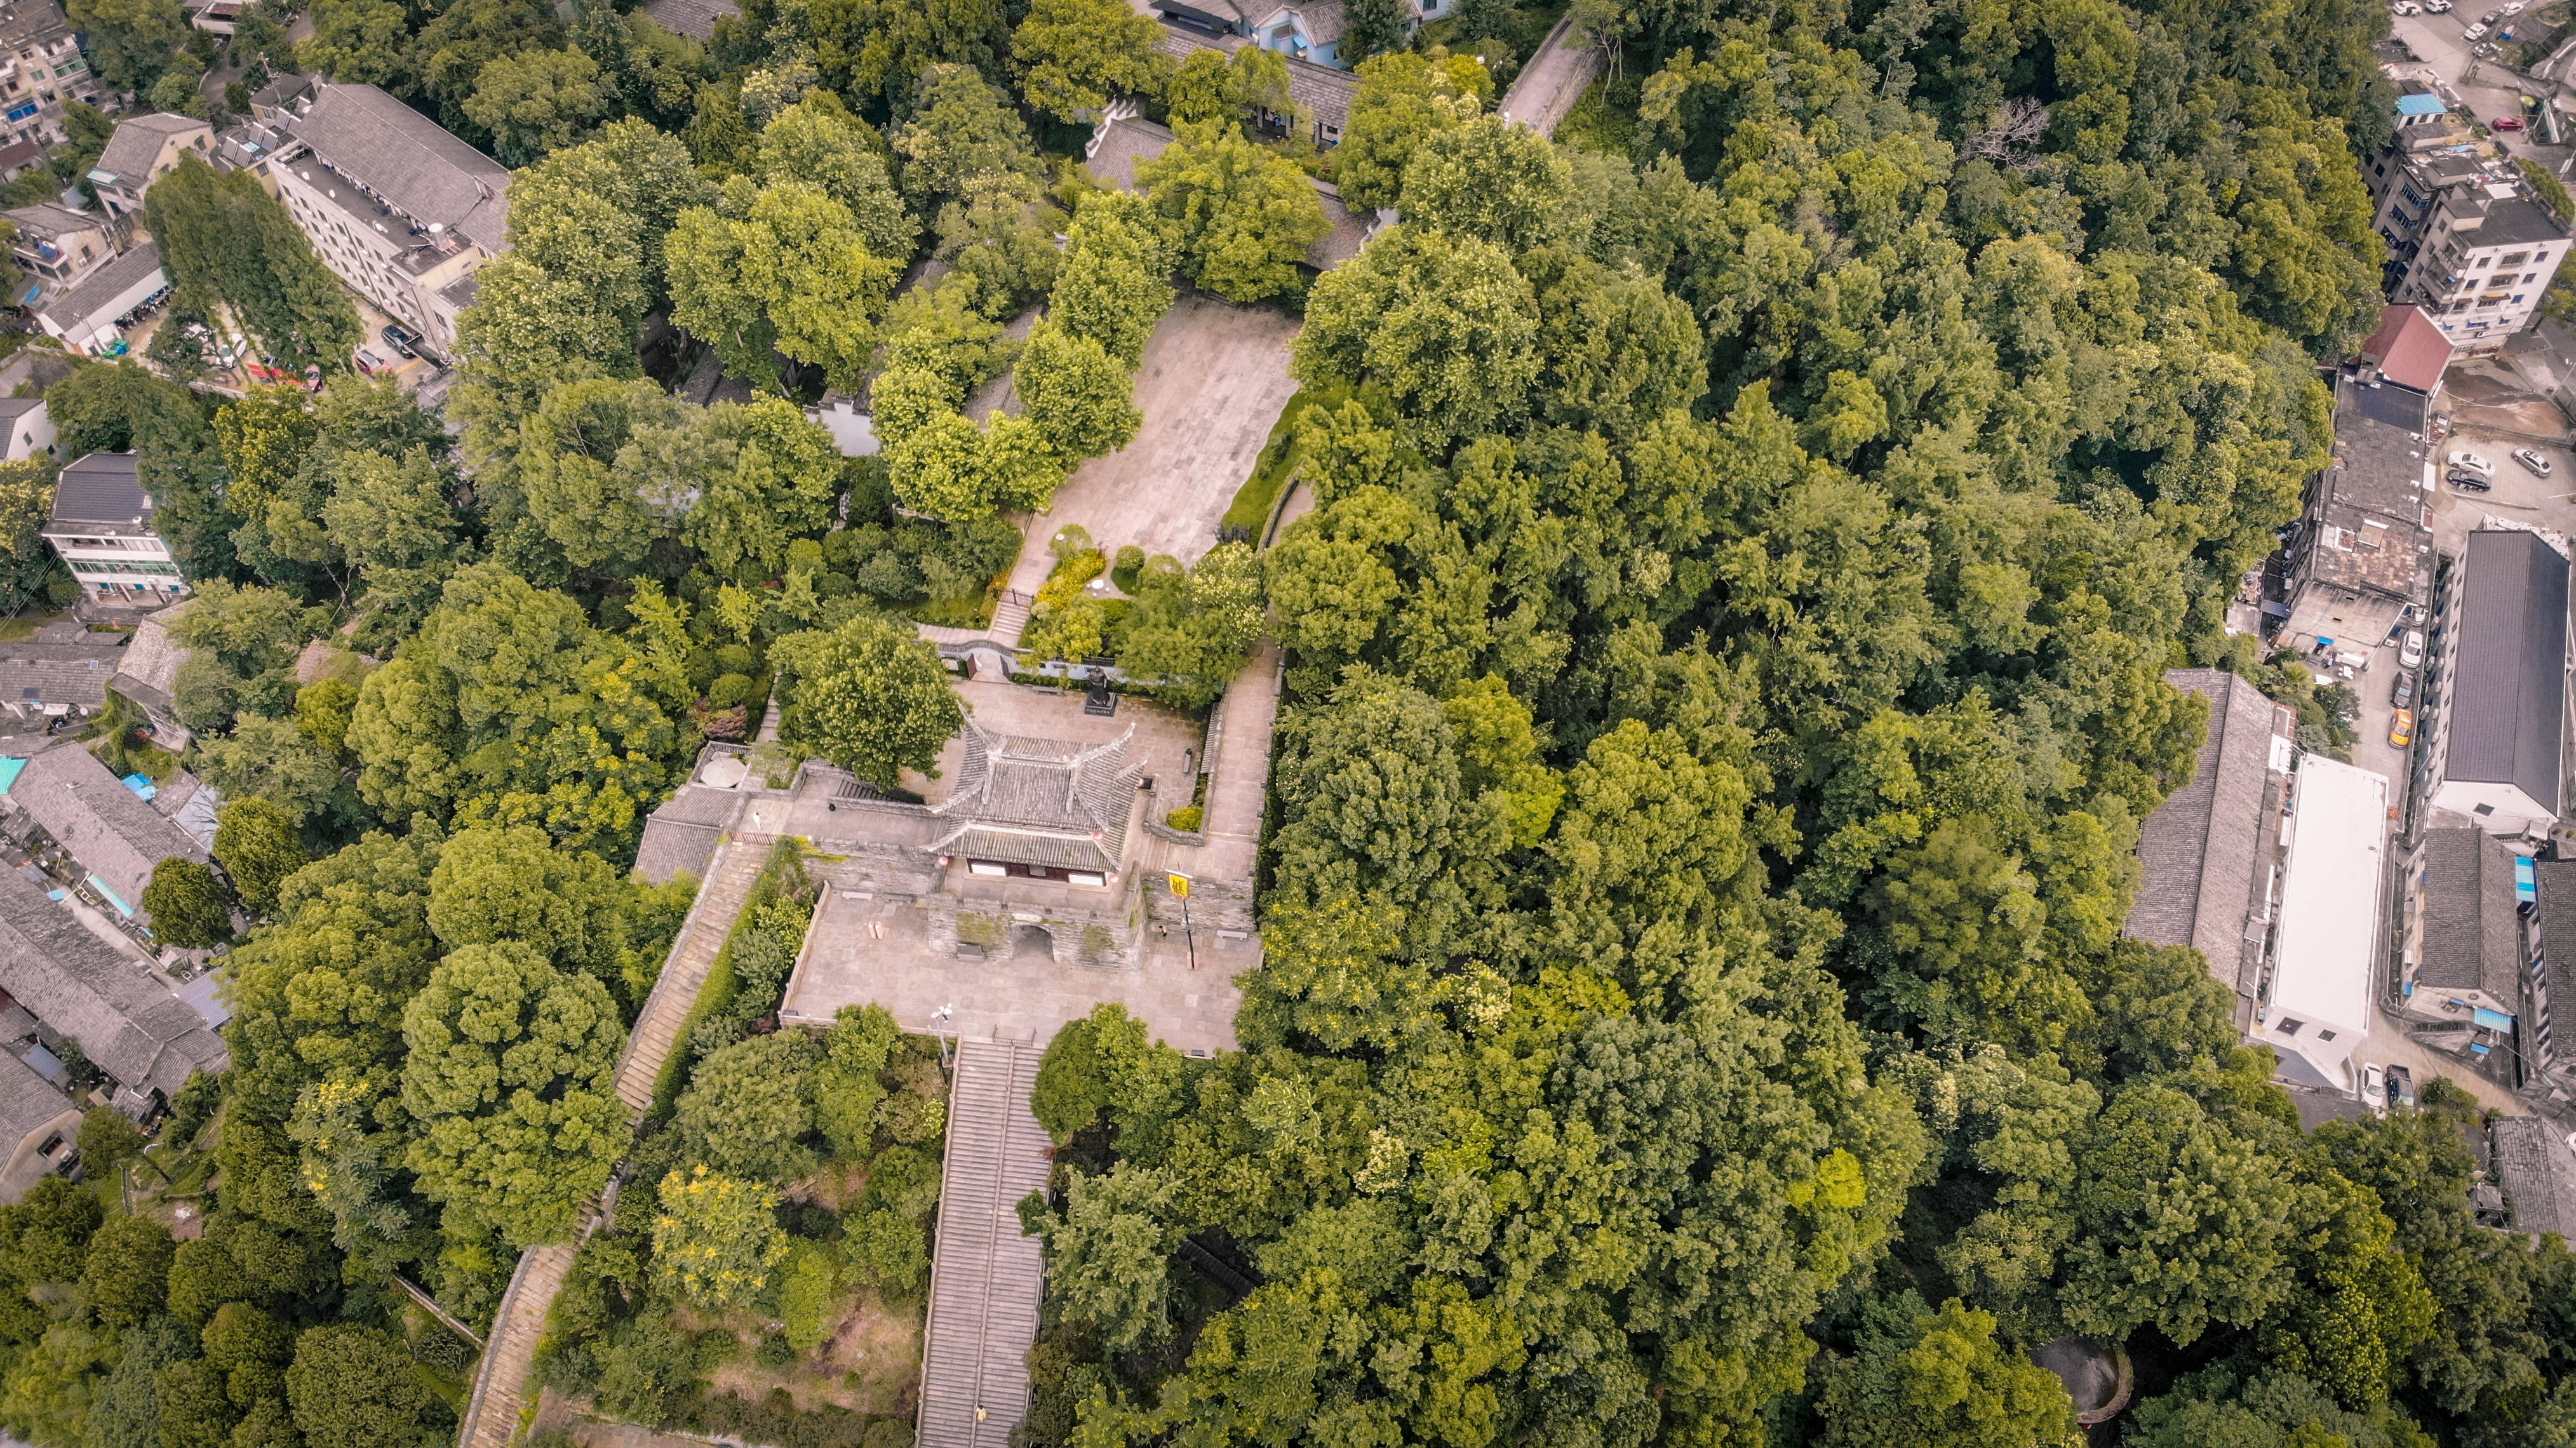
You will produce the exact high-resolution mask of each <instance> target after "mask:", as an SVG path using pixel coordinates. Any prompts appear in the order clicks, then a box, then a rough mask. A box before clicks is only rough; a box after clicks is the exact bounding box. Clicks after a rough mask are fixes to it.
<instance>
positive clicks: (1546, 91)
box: [1497, 14, 1607, 136]
mask: <svg viewBox="0 0 2576 1448" xmlns="http://www.w3.org/2000/svg"><path fill="white" fill-rule="evenodd" d="M1605 69H1607V65H1606V62H1605V61H1604V59H1603V57H1602V54H1601V51H1600V48H1599V47H1597V46H1593V45H1589V44H1586V43H1585V42H1584V39H1583V36H1582V35H1581V34H1579V33H1578V32H1577V31H1576V30H1575V28H1574V17H1573V16H1572V15H1570V14H1569V15H1567V16H1566V17H1565V18H1564V19H1562V20H1559V21H1558V22H1556V28H1555V29H1554V30H1551V31H1549V32H1548V33H1547V39H1545V40H1542V41H1540V42H1539V46H1538V54H1536V55H1534V56H1532V57H1531V58H1530V63H1529V64H1528V65H1526V66H1524V67H1522V68H1521V73H1520V78H1519V79H1517V80H1515V81H1513V82H1512V88H1511V89H1510V90H1508V91H1506V92H1504V93H1503V103H1502V105H1501V106H1500V107H1498V108H1497V109H1498V111H1499V113H1500V114H1501V116H1502V118H1503V119H1504V120H1507V121H1516V122H1518V123H1520V124H1521V125H1524V126H1527V127H1529V128H1530V129H1531V130H1533V131H1536V132H1538V133H1539V134H1540V135H1542V136H1550V135H1554V134H1555V133H1556V128H1557V127H1558V126H1559V125H1561V124H1563V122H1564V120H1565V118H1566V116H1567V114H1568V113H1569V112H1571V111H1572V110H1573V109H1574V105H1575V102H1577V101H1580V100H1582V99H1583V93H1584V92H1585V91H1587V90H1589V89H1591V88H1592V82H1594V81H1595V80H1598V79H1600V77H1601V74H1602V72H1603V71H1604V70H1605Z"/></svg>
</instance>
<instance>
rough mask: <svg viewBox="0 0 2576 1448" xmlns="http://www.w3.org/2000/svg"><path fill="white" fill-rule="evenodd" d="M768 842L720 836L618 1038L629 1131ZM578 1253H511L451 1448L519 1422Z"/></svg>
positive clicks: (480, 1447)
mask: <svg viewBox="0 0 2576 1448" xmlns="http://www.w3.org/2000/svg"><path fill="white" fill-rule="evenodd" d="M774 838H775V837H774V836H770V835H729V836H727V837H726V839H725V842H724V843H723V844H721V845H719V846H717V847H716V857H715V860H714V862H713V864H712V866H711V867H710V868H709V869H708V871H707V879H706V883H705V884H704V885H701V886H700V887H699V888H698V898H697V900H696V901H695V902H694V903H693V904H691V905H690V906H689V918H688V919H687V920H686V921H684V922H683V923H682V924H681V926H680V934H679V937H678V938H677V939H676V940H674V941H672V942H671V954H670V956H669V958H668V959H666V960H665V961H664V962H663V964H662V974H661V976H660V978H659V979H657V980H655V981H654V982H653V993H652V995H651V996H649V997H647V998H646V999H645V1002H644V1011H643V1014H642V1015H641V1016H639V1017H637V1019H636V1022H635V1029H634V1031H633V1032H632V1033H630V1034H629V1035H628V1036H627V1038H626V1050H625V1053H624V1054H623V1055H621V1056H620V1057H619V1058H618V1061H617V1077H616V1085H617V1097H618V1099H619V1100H620V1101H623V1102H624V1103H625V1104H626V1111H627V1125H628V1127H629V1128H630V1129H632V1128H633V1127H635V1126H638V1125H640V1124H642V1122H643V1120H644V1113H645V1112H646V1111H647V1110H648V1109H650V1108H651V1107H652V1105H653V1085H654V1082H655V1081H656V1080H657V1079H658V1078H659V1077H660V1076H661V1073H662V1063H663V1062H664V1061H666V1060H668V1059H669V1058H670V1054H671V1045H672V1042H673V1041H674V1040H676V1039H677V1038H678V1036H679V1034H680V1027H681V1026H682V1025H683V1024H685V1023H686V1022H687V1020H688V1018H689V1012H690V1011H691V1010H692V1009H693V1008H695V1007H696V1005H697V1003H698V987H700V986H702V985H704V984H706V980H707V971H708V969H709V968H710V967H712V966H713V965H714V964H715V960H716V953H717V952H718V951H720V950H722V949H723V948H724V942H725V936H726V935H728V934H730V933H731V932H732V930H733V922H734V917H735V916H737V915H740V914H741V913H742V906H743V902H744V901H745V900H747V899H749V898H750V895H751V887H752V884H753V882H755V881H757V880H758V879H759V878H760V871H761V867H762V866H763V865H765V864H767V863H768V861H769V847H770V844H771V842H772V840H773V839H774ZM596 1206H597V1204H596V1203H593V1204H592V1207H591V1209H589V1210H585V1211H584V1212H583V1213H582V1216H583V1218H584V1219H585V1221H587V1222H590V1224H591V1225H588V1226H585V1227H584V1228H583V1229H582V1235H583V1236H584V1237H587V1236H589V1235H590V1232H591V1230H592V1228H593V1227H595V1226H596V1220H595V1211H596ZM578 1250H579V1247H578V1244H576V1243H570V1242H555V1243H549V1244H547V1245H545V1246H542V1247H531V1248H529V1249H528V1250H527V1251H526V1252H523V1253H521V1254H520V1256H519V1265H518V1267H517V1268H516V1269H515V1270H514V1271H512V1272H511V1274H510V1288H509V1291H508V1292H506V1293H504V1294H503V1295H502V1297H501V1309H500V1311H499V1312H498V1313H497V1314H496V1315H495V1317H494V1320H493V1326H492V1336H491V1343H490V1345H489V1346H488V1347H487V1348H485V1350H484V1353H483V1362H482V1366H481V1367H480V1368H479V1369H478V1370H477V1371H476V1373H475V1375H474V1396H473V1397H472V1398H471V1399H470V1400H468V1402H467V1403H466V1408H465V1416H464V1421H463V1422H461V1423H460V1424H459V1425H458V1427H457V1435H456V1441H457V1443H458V1445H459V1448H509V1443H510V1440H511V1438H512V1437H514V1436H515V1435H516V1434H517V1432H518V1429H519V1419H520V1417H521V1416H522V1415H523V1414H524V1413H525V1412H526V1411H527V1408H528V1406H529V1404H531V1403H532V1402H534V1401H535V1393H534V1391H533V1389H534V1386H535V1385H534V1384H533V1383H531V1382H530V1381H529V1377H530V1373H531V1371H532V1370H533V1369H534V1367H535V1365H536V1352H537V1339H538V1338H540V1337H541V1336H543V1335H544V1333H545V1328H546V1314H548V1313H549V1312H551V1311H553V1310H554V1305H555V1293H556V1292H558V1291H560V1290H562V1288H563V1282H564V1274H565V1273H566V1272H567V1271H569V1270H570V1269H571V1267H572V1259H573V1254H574V1253H575V1252H576V1251H578Z"/></svg>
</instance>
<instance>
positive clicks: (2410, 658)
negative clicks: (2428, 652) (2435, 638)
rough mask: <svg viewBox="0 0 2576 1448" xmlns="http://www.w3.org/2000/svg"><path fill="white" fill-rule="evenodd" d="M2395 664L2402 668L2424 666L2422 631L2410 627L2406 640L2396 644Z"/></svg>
mask: <svg viewBox="0 0 2576 1448" xmlns="http://www.w3.org/2000/svg"><path fill="white" fill-rule="evenodd" d="M2397 666H2398V667H2399V668H2403V669H2420V668H2422V667H2424V631H2423V630H2422V629H2413V628H2410V629H2408V630H2407V631H2406V641H2405V642H2404V643H2401V644H2399V645H2398V646H2397Z"/></svg>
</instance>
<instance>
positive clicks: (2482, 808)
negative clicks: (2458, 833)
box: [2469, 804, 2495, 819]
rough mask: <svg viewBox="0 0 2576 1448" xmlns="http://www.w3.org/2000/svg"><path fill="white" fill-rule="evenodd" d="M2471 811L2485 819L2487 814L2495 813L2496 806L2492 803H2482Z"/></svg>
mask: <svg viewBox="0 0 2576 1448" xmlns="http://www.w3.org/2000/svg"><path fill="white" fill-rule="evenodd" d="M2469 813H2471V814H2473V815H2476V816H2477V817H2478V818H2480V819H2485V818H2486V817H2487V816H2489V815H2491V814H2494V813H2495V806H2494V805H2491V804H2482V805H2479V806H2478V807H2477V808H2476V809H2473V810H2471V811H2469Z"/></svg>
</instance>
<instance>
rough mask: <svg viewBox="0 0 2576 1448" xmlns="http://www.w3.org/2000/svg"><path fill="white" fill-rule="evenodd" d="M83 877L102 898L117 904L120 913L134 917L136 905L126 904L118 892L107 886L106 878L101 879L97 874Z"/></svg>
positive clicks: (109, 902)
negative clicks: (118, 895) (119, 897)
mask: <svg viewBox="0 0 2576 1448" xmlns="http://www.w3.org/2000/svg"><path fill="white" fill-rule="evenodd" d="M83 878H85V879H87V880H88V881H89V887H90V888H91V889H93V890H96V891H97V892H98V893H99V895H100V897H101V898H102V899H104V900H106V901H107V903H108V904H110V905H113V906H115V907H116V908H117V912H118V913H119V914H122V915H124V916H125V917H126V918H127V919H129V920H130V919H132V918H133V917H134V907H133V906H131V905H128V904H126V903H125V902H124V901H123V900H120V899H118V898H117V895H116V892H115V891H113V890H111V889H109V888H107V882H106V881H105V880H102V879H100V878H99V877H97V876H96V875H89V876H85V877H83Z"/></svg>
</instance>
